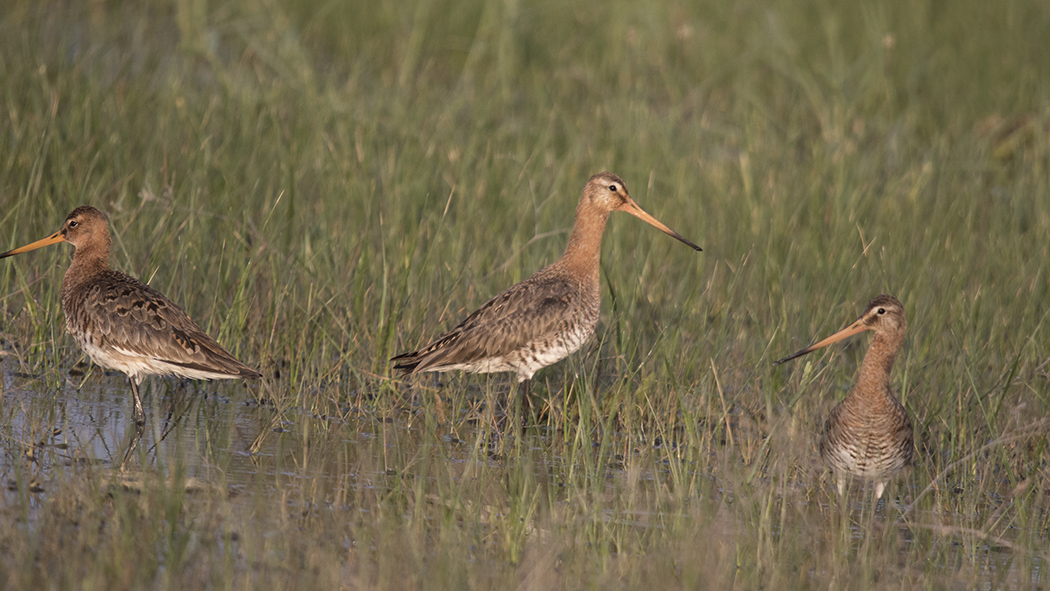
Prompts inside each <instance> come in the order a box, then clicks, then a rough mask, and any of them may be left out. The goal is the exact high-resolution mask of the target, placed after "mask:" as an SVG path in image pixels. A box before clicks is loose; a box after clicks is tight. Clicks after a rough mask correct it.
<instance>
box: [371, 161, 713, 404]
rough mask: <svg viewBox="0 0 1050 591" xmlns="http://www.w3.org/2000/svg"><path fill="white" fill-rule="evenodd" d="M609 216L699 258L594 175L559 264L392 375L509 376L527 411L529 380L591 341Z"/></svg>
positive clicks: (614, 181)
mask: <svg viewBox="0 0 1050 591" xmlns="http://www.w3.org/2000/svg"><path fill="white" fill-rule="evenodd" d="M614 211H625V212H627V213H629V214H631V215H633V216H636V217H638V218H640V219H642V220H644V221H645V222H647V223H648V224H650V225H652V226H654V227H655V228H657V229H659V230H661V231H662V232H664V233H666V234H668V235H670V236H671V237H673V238H675V239H677V240H679V241H681V242H683V243H685V244H687V245H689V246H691V247H692V248H694V249H696V250H700V247H699V246H697V245H695V244H693V243H692V242H689V241H688V240H686V239H685V238H682V237H681V236H680V235H679V234H678V233H677V232H675V231H674V230H672V229H670V228H668V227H667V226H665V225H664V224H662V223H661V222H660V221H659V220H657V219H656V218H654V217H653V216H651V215H649V214H648V213H646V212H645V211H644V210H643V209H642V208H641V207H639V206H638V204H637V203H635V202H634V200H633V199H631V196H630V195H629V194H628V193H627V186H626V185H624V183H623V180H621V179H620V177H618V176H616V175H615V174H612V173H609V172H602V173H599V174H596V175H594V176H592V177H591V178H590V180H589V181H587V185H586V186H585V187H584V188H583V195H581V196H580V202H579V204H578V205H577V206H576V221H575V224H574V225H573V228H572V234H571V235H570V236H569V245H568V246H567V247H566V248H565V253H564V254H563V255H562V256H561V258H560V259H558V260H557V261H555V262H554V263H552V264H550V265H548V266H546V267H544V268H543V269H540V270H539V271H537V272H536V273H535V274H533V275H532V276H531V277H529V278H528V279H525V280H524V281H522V282H521V283H518V284H516V285H514V286H512V287H510V288H509V289H507V290H506V291H504V292H503V293H501V294H499V295H497V296H496V297H494V298H492V299H491V300H489V301H488V302H486V303H485V304H484V305H482V306H481V307H480V308H478V310H477V311H475V312H474V313H473V314H471V315H469V316H467V317H466V318H465V319H464V320H463V321H462V322H460V323H459V324H458V325H457V326H456V327H455V328H453V329H452V330H451V331H449V332H448V333H446V334H443V335H441V336H440V337H438V338H437V339H435V340H434V341H433V342H431V343H430V344H428V345H426V346H424V347H423V348H421V349H419V350H417V351H411V352H409V353H402V354H401V355H398V356H397V357H394V358H393V359H391V361H395V362H396V365H394V368H395V369H398V370H401V371H402V372H403V373H405V374H412V373H419V372H424V371H451V370H464V371H468V372H473V373H491V372H504V371H505V372H514V373H516V374H517V375H518V381H519V382H520V384H521V392H522V404H523V407H524V409H525V410H526V411H527V410H528V408H529V406H530V400H529V397H530V391H529V385H530V384H529V380H530V379H531V378H532V374H534V373H535V372H536V371H537V370H539V369H540V368H542V367H546V366H548V365H551V364H553V363H556V362H558V361H561V360H562V359H564V358H565V357H567V356H568V355H569V354H571V353H573V352H575V351H576V350H578V349H579V348H580V347H581V346H582V345H583V343H584V342H586V341H587V339H589V338H590V337H591V335H593V334H594V327H595V325H596V324H597V323H598V311H599V308H600V306H601V284H600V283H599V276H598V270H599V258H600V256H601V244H602V234H603V233H604V232H605V223H606V221H608V219H609V214H610V213H612V212H614Z"/></svg>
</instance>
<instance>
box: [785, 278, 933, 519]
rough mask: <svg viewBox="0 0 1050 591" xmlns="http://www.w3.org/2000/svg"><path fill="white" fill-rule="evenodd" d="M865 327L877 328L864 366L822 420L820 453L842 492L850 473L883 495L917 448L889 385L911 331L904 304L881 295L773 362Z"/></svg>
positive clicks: (794, 355)
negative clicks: (851, 318) (846, 321)
mask: <svg viewBox="0 0 1050 591" xmlns="http://www.w3.org/2000/svg"><path fill="white" fill-rule="evenodd" d="M865 330H871V331H874V332H875V338H874V339H872V341H871V346H870V347H868V352H867V354H866V355H865V356H864V362H863V363H862V364H861V366H860V375H859V376H858V377H857V384H856V385H855V386H854V387H853V390H852V391H851V392H850V393H849V396H847V397H846V398H845V399H844V400H843V401H842V402H840V403H838V405H837V406H835V408H833V409H832V410H831V414H829V415H828V419H827V421H826V422H825V423H824V433H823V435H822V436H821V438H820V457H821V458H822V459H823V460H824V463H825V464H827V466H828V467H829V468H831V470H832V471H833V472H835V475H836V477H837V480H838V489H839V494H845V491H846V477H847V475H854V476H857V477H860V478H864V479H868V480H872V481H874V482H875V497H876V498H879V497H881V496H882V491H883V490H884V489H885V487H886V481H887V480H888V479H889V478H890V477H891V476H893V475H894V474H895V473H897V472H898V471H900V470H901V469H902V468H904V467H905V466H907V465H909V464H911V461H912V456H913V454H914V450H915V445H914V442H913V438H912V428H911V420H910V419H909V418H908V412H907V411H906V410H904V407H903V406H901V403H900V402H899V401H898V400H897V397H896V396H894V394H893V390H891V389H890V371H891V370H892V369H893V362H894V360H896V359H897V352H898V351H900V348H901V343H903V342H904V335H905V333H906V332H907V331H908V323H907V322H906V321H905V320H904V306H902V305H901V303H900V301H898V300H897V298H895V297H893V296H890V295H880V296H878V297H877V298H875V299H873V300H871V302H870V303H869V304H868V307H867V308H865V309H864V313H863V314H861V315H860V318H858V319H857V321H856V322H854V323H853V324H850V325H849V326H847V327H846V328H844V329H842V330H840V331H839V332H837V333H835V334H833V335H831V336H830V337H828V338H826V339H824V340H822V341H820V342H818V343H815V344H813V345H810V346H809V347H806V348H805V349H803V350H801V351H799V352H798V353H795V354H793V355H789V356H788V357H785V358H783V359H781V360H779V361H777V362H776V363H775V365H779V364H781V363H784V362H785V361H789V360H791V359H794V358H796V357H800V356H802V355H805V354H806V353H809V352H811V351H816V350H817V349H820V348H821V347H826V346H828V345H830V344H832V343H834V342H837V341H840V340H842V339H844V338H846V337H849V336H851V335H855V334H857V333H859V332H862V331H865Z"/></svg>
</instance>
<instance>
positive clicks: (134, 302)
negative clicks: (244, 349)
mask: <svg viewBox="0 0 1050 591" xmlns="http://www.w3.org/2000/svg"><path fill="white" fill-rule="evenodd" d="M64 308H65V310H66V314H67V323H70V324H71V328H73V329H75V330H77V331H80V333H81V334H84V335H90V338H91V339H92V341H93V342H94V344H95V345H96V346H98V347H100V348H115V349H118V350H120V351H125V352H129V353H133V354H136V355H140V356H142V357H145V358H150V359H156V360H159V361H163V362H165V363H168V364H171V365H176V366H180V367H184V368H187V369H192V370H198V371H211V372H217V373H224V374H229V375H230V376H238V377H244V378H254V377H260V374H259V373H258V372H257V371H255V370H254V369H251V368H250V367H248V366H246V365H244V364H243V363H241V362H240V361H238V360H237V359H236V358H234V357H233V356H232V355H230V353H229V352H227V351H226V350H225V349H223V348H222V346H221V345H219V343H217V342H216V341H215V339H213V338H211V337H210V336H208V335H207V334H206V333H205V332H204V331H202V330H201V329H200V327H198V326H197V323H195V322H194V321H193V320H192V319H191V318H190V317H189V316H188V315H187V314H186V312H184V311H183V310H182V308H180V307H178V306H177V305H176V304H174V303H173V302H171V300H169V299H168V298H166V297H165V296H164V294H162V293H160V292H159V291H157V290H156V289H153V288H152V287H150V286H148V285H146V284H145V283H142V282H141V281H139V280H138V279H135V278H134V277H131V276H130V275H125V274H124V273H120V272H117V271H112V270H107V271H106V272H104V273H101V274H99V275H98V276H97V277H95V278H93V279H92V280H91V283H90V285H89V286H86V287H85V288H83V289H80V290H77V294H76V297H75V301H71V302H67V303H66V305H65V306H64Z"/></svg>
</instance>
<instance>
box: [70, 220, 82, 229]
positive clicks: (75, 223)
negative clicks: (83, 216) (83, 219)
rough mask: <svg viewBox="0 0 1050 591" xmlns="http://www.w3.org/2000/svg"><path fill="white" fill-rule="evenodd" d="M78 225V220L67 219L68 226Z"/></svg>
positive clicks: (74, 226)
mask: <svg viewBox="0 0 1050 591" xmlns="http://www.w3.org/2000/svg"><path fill="white" fill-rule="evenodd" d="M79 225H80V222H78V221H76V220H69V227H70V228H76V227H77V226H79Z"/></svg>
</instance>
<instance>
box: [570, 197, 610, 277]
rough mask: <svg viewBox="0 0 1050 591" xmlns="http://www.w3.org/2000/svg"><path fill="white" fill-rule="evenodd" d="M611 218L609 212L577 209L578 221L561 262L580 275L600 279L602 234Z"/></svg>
mask: <svg viewBox="0 0 1050 591" xmlns="http://www.w3.org/2000/svg"><path fill="white" fill-rule="evenodd" d="M608 220H609V214H608V213H607V212H594V211H589V212H588V211H581V208H577V209H576V223H575V224H574V225H573V227H572V234H571V235H570V236H569V244H568V246H566V247H565V254H563V255H562V257H561V263H562V265H563V266H564V267H566V268H567V269H568V270H570V271H572V272H573V273H575V274H577V275H578V276H579V277H587V278H588V279H591V280H593V281H595V282H597V281H598V269H599V266H600V265H599V263H600V262H601V254H602V234H604V233H605V223H606V222H607V221H608Z"/></svg>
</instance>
